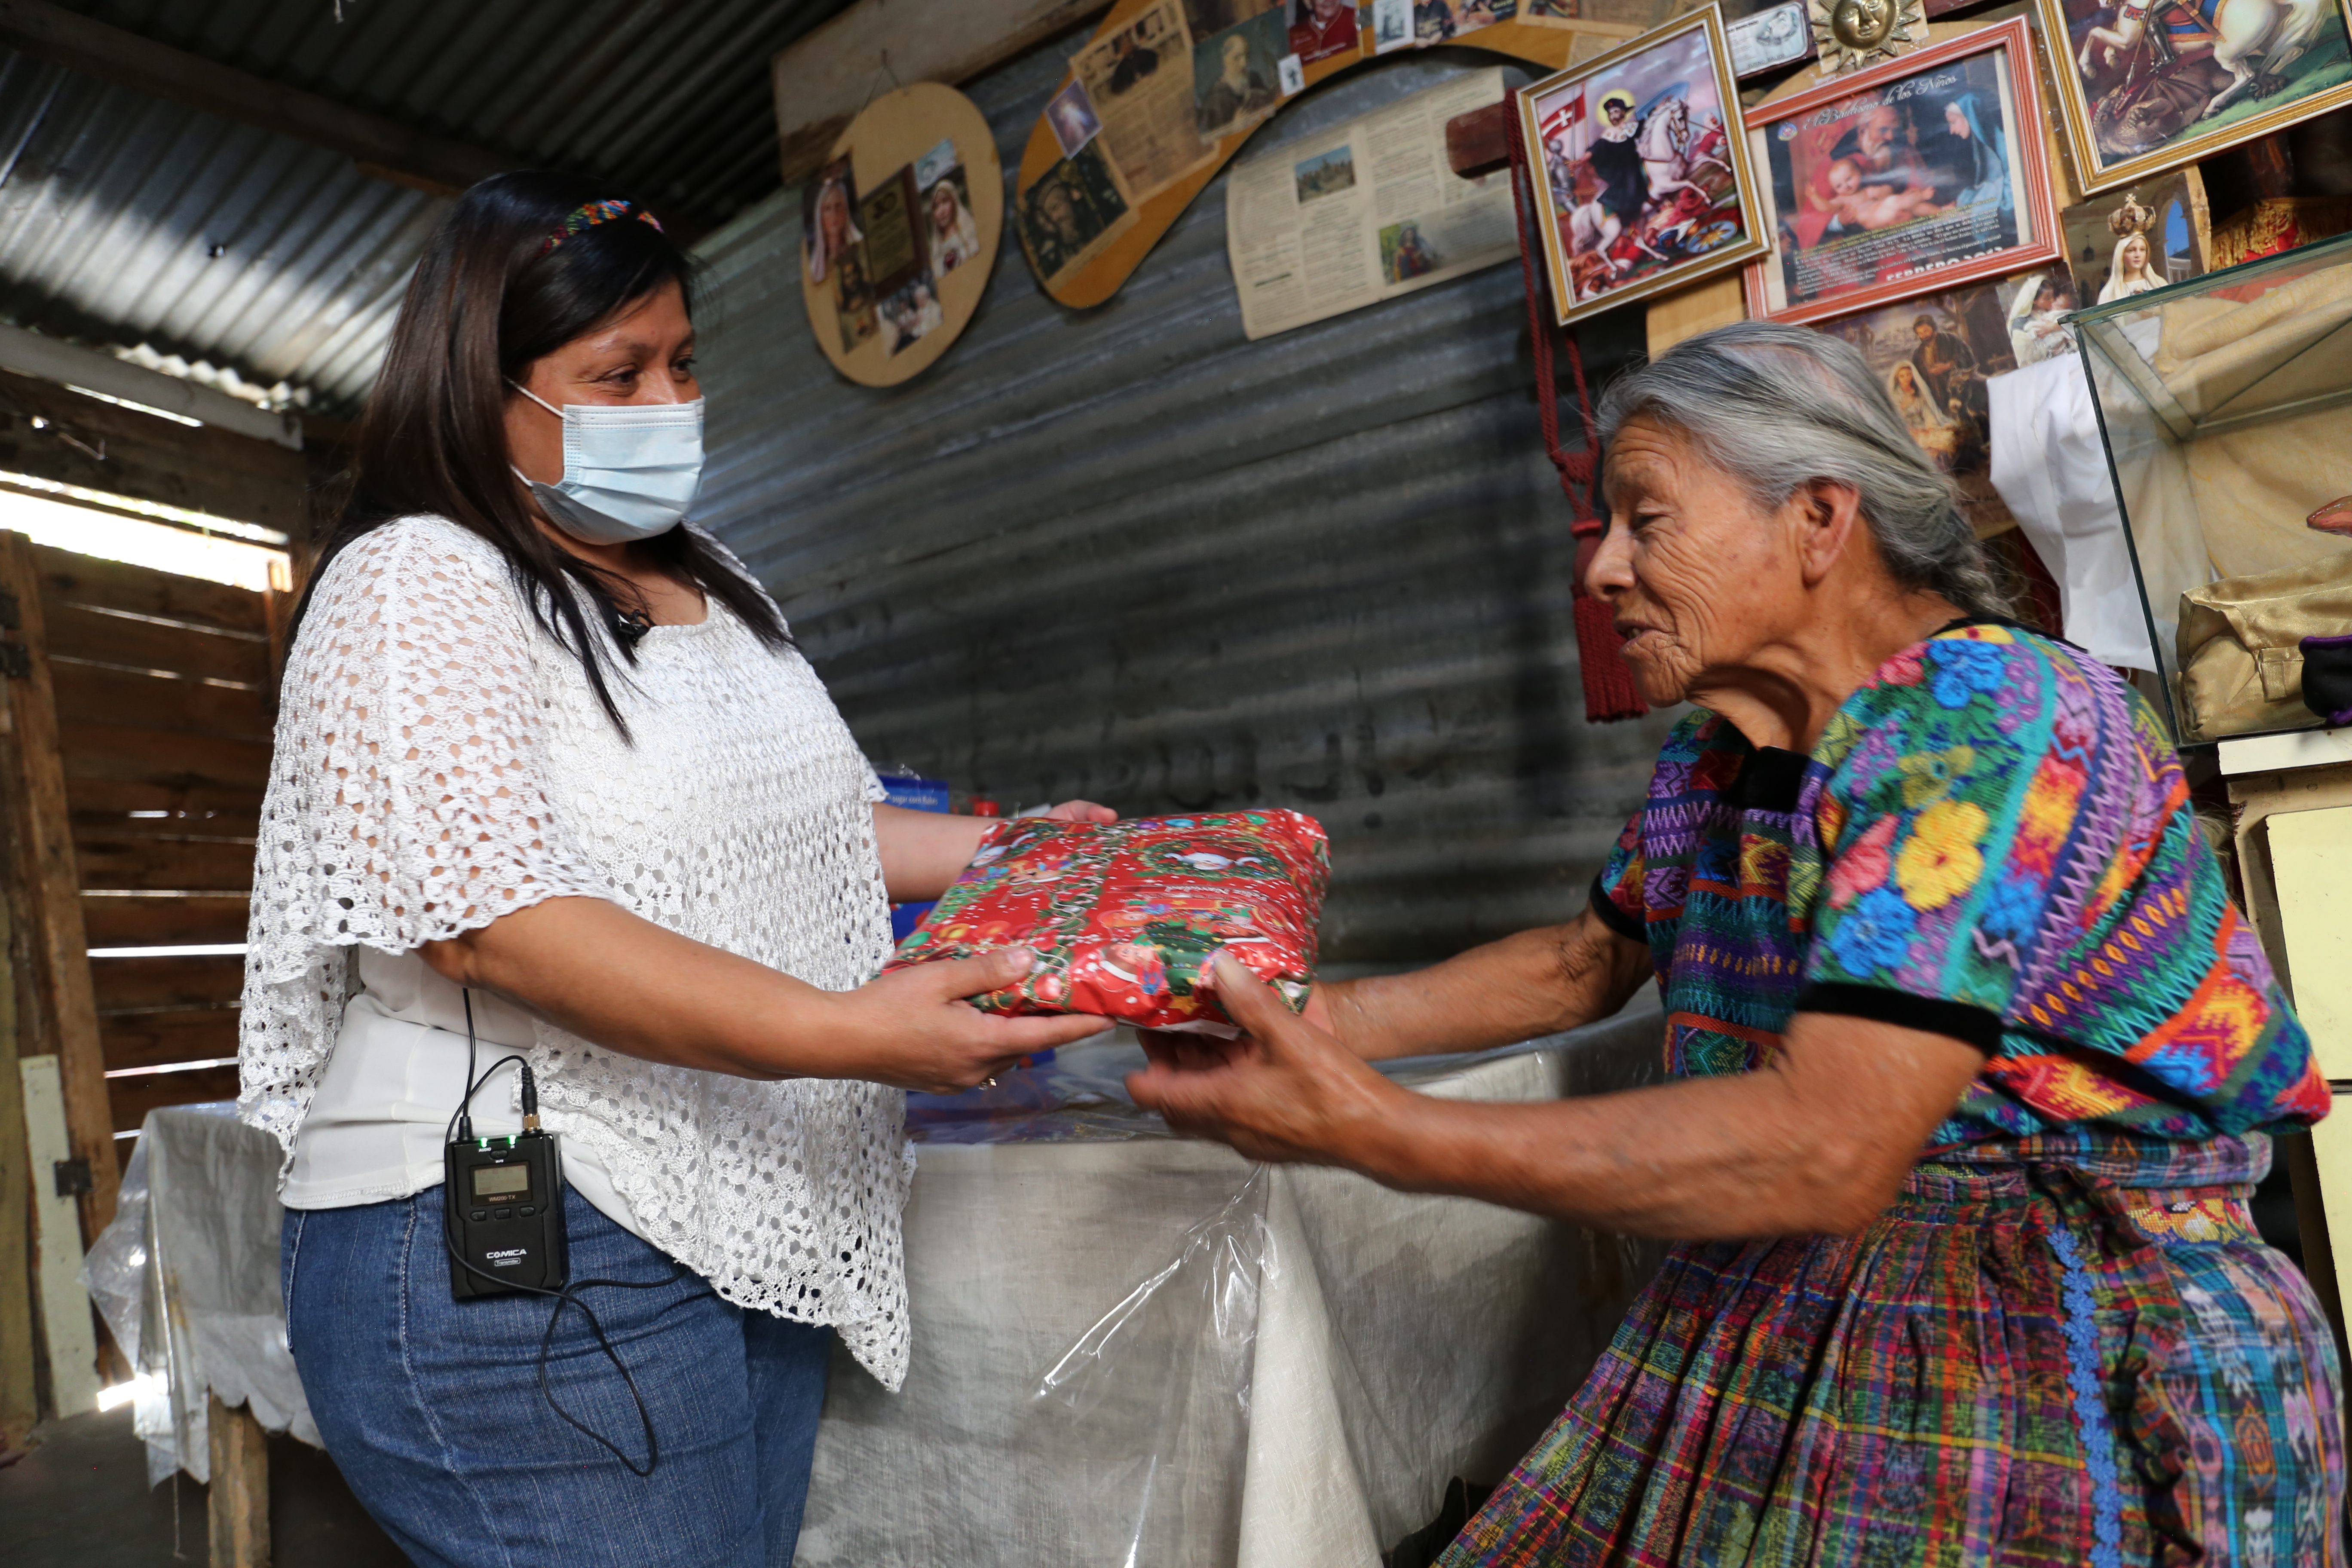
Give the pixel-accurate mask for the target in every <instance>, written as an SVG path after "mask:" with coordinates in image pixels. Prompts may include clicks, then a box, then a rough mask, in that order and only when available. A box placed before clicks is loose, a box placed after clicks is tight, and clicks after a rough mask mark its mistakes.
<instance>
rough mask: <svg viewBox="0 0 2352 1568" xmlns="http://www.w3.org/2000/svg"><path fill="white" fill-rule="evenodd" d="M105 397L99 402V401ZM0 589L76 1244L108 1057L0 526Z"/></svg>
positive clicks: (52, 745) (49, 725)
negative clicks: (13, 663)
mask: <svg viewBox="0 0 2352 1568" xmlns="http://www.w3.org/2000/svg"><path fill="white" fill-rule="evenodd" d="M101 406H103V405H101ZM0 589H5V591H7V592H9V593H11V594H14V595H16V616H17V619H18V621H19V623H20V625H19V628H18V630H17V631H16V632H14V633H10V634H8V635H9V636H11V637H16V638H17V639H18V640H19V641H20V642H21V644H22V646H23V647H24V648H25V649H26V665H27V667H28V669H29V673H28V674H27V675H26V676H25V677H23V678H21V679H10V680H9V688H10V689H9V693H8V695H9V714H10V721H11V729H12V731H13V733H12V735H11V736H10V744H9V746H8V750H7V758H8V764H9V765H8V767H7V770H6V774H7V778H6V782H7V783H8V784H10V785H12V786H13V787H12V788H10V789H8V790H7V791H6V792H5V793H7V794H8V795H12V796H14V797H15V801H16V810H17V812H18V814H19V816H18V829H17V831H18V835H19V837H18V838H17V843H18V845H19V846H20V847H21V858H20V861H19V873H20V883H21V885H22V886H23V888H24V889H25V890H26V894H27V897H26V900H25V905H24V907H25V910H26V915H27V917H28V920H27V923H28V925H29V926H30V928H31V929H30V930H29V931H27V933H26V934H27V935H28V936H29V937H30V939H31V941H32V943H33V946H34V948H35V950H36V952H38V954H39V958H40V962H39V965H38V973H39V975H40V982H41V983H40V986H39V990H40V994H41V1001H42V1005H43V1011H44V1012H45V1013H47V1016H48V1021H49V1033H50V1040H49V1043H50V1044H51V1045H52V1046H53V1047H54V1048H55V1049H56V1051H57V1054H58V1071H59V1074H60V1075H61V1078H62V1080H63V1087H64V1094H65V1107H66V1135H67V1138H68V1142H70V1143H71V1145H72V1148H73V1151H74V1152H75V1154H76V1155H78V1156H79V1157H80V1158H83V1159H86V1160H88V1161H89V1169H90V1177H91V1184H90V1190H89V1192H87V1193H85V1194H82V1196H81V1201H80V1205H79V1208H80V1211H81V1223H82V1245H83V1246H85V1247H87V1246H88V1245H89V1243H90V1242H91V1241H93V1240H95V1239H97V1237H98V1233H99V1232H100V1231H101V1230H103V1229H105V1228H106V1224H107V1222H108V1221H109V1220H110V1219H112V1218H113V1217H114V1202H115V1194H116V1193H117V1191H118V1190H119V1189H120V1187H121V1173H120V1171H119V1168H118V1167H117V1165H116V1163H115V1158H114V1137H113V1134H114V1131H115V1128H114V1125H113V1121H112V1117H111V1116H110V1111H109V1108H108V1093H107V1080H106V1063H105V1058H104V1056H103V1054H102V1052H101V1047H100V1042H99V1037H98V1009H97V1004H96V1002H95V1000H94V999H93V997H92V995H91V993H90V984H89V942H87V941H86V940H85V938H84V935H83V931H82V921H81V880H80V878H79V874H78V873H77V871H76V868H75V864H74V847H73V829H72V825H71V823H70V821H69V818H68V805H67V801H66V779H65V767H64V761H63V753H62V752H61V750H60V746H59V741H58V713H57V707H56V702H55V698H54V696H53V693H52V691H51V689H50V686H49V657H48V645H47V637H46V635H45V626H44V616H43V605H42V603H41V595H40V588H39V583H38V574H37V570H36V568H35V565H34V562H33V551H32V542H31V541H30V540H27V539H26V537H25V536H24V535H23V534H21V533H9V532H0Z"/></svg>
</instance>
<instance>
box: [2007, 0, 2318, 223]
mask: <svg viewBox="0 0 2352 1568" xmlns="http://www.w3.org/2000/svg"><path fill="white" fill-rule="evenodd" d="M2035 3H2036V5H2038V6H2039V8H2040V12H2041V18H2042V38H2043V39H2044V41H2046V42H2047V43H2048V45H2049V47H2050V64H2051V70H2052V75H2053V77H2054V78H2055V79H2056V82H2057V88H2058V104H2059V108H2060V109H2061V110H2063V114H2064V118H2065V121H2066V134H2067V138H2068V140H2070V141H2071V142H2073V143H2074V167H2075V169H2076V170H2077V171H2078V172H2079V174H2080V175H2081V179H2082V184H2083V188H2084V190H2085V191H2086V192H2089V193H2092V194H2094V195H2095V194H2096V193H2098V192H2100V191H2107V190H2113V189H2114V188H2115V187H2116V186H2117V185H2123V184H2130V183H2132V182H2133V181H2136V180H2143V179H2147V178H2148V177H2150V176H2152V175H2155V174H2160V173H2162V172H2163V171H2165V170H2167V169H2172V168H2177V167H2179V165H2181V164H2183V163H2189V162H2191V161H2193V160H2195V159H2199V158H2203V157H2207V156H2210V154H2212V153H2219V152H2221V150H2222V149H2223V148H2225V147H2234V146H2236V145H2237V144H2238V143H2239V142H2246V141H2251V140H2252V139H2253V138H2254V137H2257V136H2265V135H2268V134H2269V133H2270V132H2273V131H2276V130H2278V129H2279V128H2280V127H2282V126H2285V125H2292V124H2294V122H2295V121H2299V120H2308V119H2310V118H2311V117H2312V116H2313V115H2315V114H2324V113H2326V111H2327V110H2331V109H2335V108H2337V107H2339V106H2341V105H2343V104H2346V103H2352V0H2116V3H2113V4H2111V3H2109V0H2035Z"/></svg>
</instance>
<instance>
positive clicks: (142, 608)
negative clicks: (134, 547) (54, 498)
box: [33, 544, 269, 637]
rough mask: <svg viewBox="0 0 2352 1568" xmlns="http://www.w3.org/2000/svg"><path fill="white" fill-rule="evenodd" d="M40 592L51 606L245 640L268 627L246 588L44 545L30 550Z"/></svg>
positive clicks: (258, 601) (261, 609)
mask: <svg viewBox="0 0 2352 1568" xmlns="http://www.w3.org/2000/svg"><path fill="white" fill-rule="evenodd" d="M33 561H34V563H35V564H36V565H37V567H39V569H40V574H41V592H42V594H44V595H47V598H48V600H49V602H50V603H51V604H65V605H97V606H99V607H100V608H102V609H109V610H130V611H132V612H134V613H135V614H138V615H142V616H163V618H164V619H166V620H173V621H193V622H194V623H195V624H196V625H198V626H213V627H216V628H218V629H219V630H222V631H230V632H242V633H244V634H245V635H246V636H247V637H267V636H268V633H269V624H268V617H267V616H266V614H265V612H264V606H263V605H262V595H259V594H257V593H255V592H254V591H253V590H252V589H250V588H237V587H233V586H231V585H230V584H226V583H208V582H206V581H205V579H204V578H202V577H182V576H180V575H178V574H174V573H171V572H161V571H158V570H156V569H155V568H154V567H152V566H132V565H130V564H128V563H124V562H121V561H101V560H100V559H99V558H98V557H97V556H95V555H77V554H75V553H74V552H72V551H70V550H58V549H55V548H53V547H51V546H49V545H46V544H36V545H34V546H33Z"/></svg>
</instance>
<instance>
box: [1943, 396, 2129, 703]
mask: <svg viewBox="0 0 2352 1568" xmlns="http://www.w3.org/2000/svg"><path fill="white" fill-rule="evenodd" d="M1985 390H1986V392H1987V394H1988V395H1990V398H1991V403H1992V411H1991V412H1992V417H1991V425H1992V430H1991V436H1992V484H1993V489H1997V490H1999V491H2000V499H2001V500H2003V501H2004V502H2006V503H2007V504H2008V506H2009V510H2010V511H2011V513H2012V514H2014V515H2015V516H2016V518H2017V521H2018V526H2019V527H2021V528H2022V529H2024V530H2025V536H2026V538H2027V539H2029V540H2030V541H2032V544H2033V549H2034V552H2035V553H2036V554H2038V555H2040V556H2041V557H2042V563H2043V564H2044V565H2046V566H2048V567H2049V568H2050V574H2051V575H2052V576H2053V577H2054V578H2056V579H2057V582H2058V602H2059V606H2060V612H2061V616H2062V618H2063V620H2064V622H2065V637H2066V640H2067V641H2069V642H2071V643H2074V645H2075V646H2076V647H2080V648H2082V649H2083V650H2084V652H2086V653H2088V654H2089V655H2090V656H2091V657H2092V658H2095V659H2098V660H2099V661H2100V662H2102V663H2104V664H2113V665H2121V666H2125V667H2126V668H2132V669H2146V670H2154V669H2155V668H2156V654H2155V650H2154V649H2153V648H2151V647H2149V646H2148V637H2147V616H2146V615H2145V614H2144V613H2143V612H2142V610H2141V607H2140V597H2139V583H2138V579H2137V577H2135V576H2134V575H2133V573H2132V560H2131V546H2130V544H2129V543H2128V542H2126V540H2125V538H2124V521H2123V513H2122V512H2121V511H2120V510H2118V509H2117V508H2116V490H2115V483H2114V480H2113V479H2112V478H2111V477H2110V475H2109V473H2108V470H2107V450H2106V446H2105V442H2103V441H2102V440H2101V439H2100V437H2099V419H2098V414H2097V411H2096V410H2095V408H2094V407H2093V406H2092V404H2091V386H2090V382H2089V380H2088V379H2087V370H2086V367H2085V363H2084V359H2083V357H2082V356H2081V355H2078V354H2068V355H2065V356H2063V357H2061V358H2058V359H2052V360H2045V361H2043V362H2042V363H2040V364H2037V365H2032V366H2029V367H2027V368H2026V369H2024V370H2016V371H2011V372H2009V373H2008V374H2004V375H1996V376H1994V377H1993V378H1992V379H1991V380H1990V381H1988V382H1987V383H1986V384H1985Z"/></svg>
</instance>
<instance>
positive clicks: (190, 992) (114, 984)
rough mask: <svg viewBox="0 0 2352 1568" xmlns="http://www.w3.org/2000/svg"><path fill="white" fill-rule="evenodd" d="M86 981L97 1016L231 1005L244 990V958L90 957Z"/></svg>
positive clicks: (223, 956) (216, 955)
mask: <svg viewBox="0 0 2352 1568" xmlns="http://www.w3.org/2000/svg"><path fill="white" fill-rule="evenodd" d="M89 984H90V992H91V994H93V995H94V996H95V997H96V998H97V1001H98V1016H100V1018H104V1017H106V1016H108V1015H109V1014H111V1013H128V1012H134V1011H140V1010H144V1009H152V1008H158V1007H215V1006H223V1005H235V1004H236V999H237V998H238V997H239V996H240V995H242V994H244V992H245V960H244V959H242V958H240V957H238V956H237V955H236V954H235V953H220V954H215V955H198V956H193V957H182V958H94V959H92V960H90V963H89ZM109 1065H110V1066H118V1067H119V1066H121V1065H122V1064H121V1063H119V1062H118V1063H110V1064H109Z"/></svg>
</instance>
